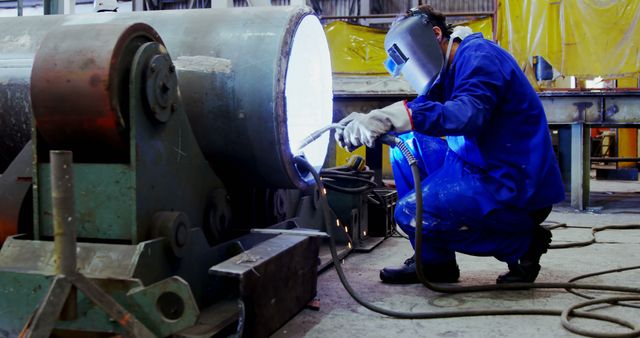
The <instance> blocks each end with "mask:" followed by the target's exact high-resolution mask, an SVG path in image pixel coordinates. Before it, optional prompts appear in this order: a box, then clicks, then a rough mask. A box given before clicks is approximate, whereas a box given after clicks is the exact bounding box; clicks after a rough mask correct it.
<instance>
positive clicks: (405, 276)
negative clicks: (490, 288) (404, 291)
mask: <svg viewBox="0 0 640 338" xmlns="http://www.w3.org/2000/svg"><path fill="white" fill-rule="evenodd" d="M422 267H423V271H424V275H425V277H426V278H427V281H429V282H432V283H455V282H457V281H458V278H460V269H458V264H456V262H455V261H451V262H445V263H435V264H434V263H432V264H423V266H422ZM380 279H381V280H382V282H383V283H388V284H417V283H420V280H419V279H418V273H417V272H416V258H415V256H413V257H411V258H407V260H406V261H404V264H403V265H401V266H394V267H386V268H384V269H382V270H380Z"/></svg>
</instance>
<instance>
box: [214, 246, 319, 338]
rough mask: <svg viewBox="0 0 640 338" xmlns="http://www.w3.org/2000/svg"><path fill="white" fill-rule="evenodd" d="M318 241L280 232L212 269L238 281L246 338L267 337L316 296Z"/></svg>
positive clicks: (218, 273) (220, 274)
mask: <svg viewBox="0 0 640 338" xmlns="http://www.w3.org/2000/svg"><path fill="white" fill-rule="evenodd" d="M319 243H320V239H319V238H318V237H304V236H291V235H278V236H275V237H273V238H271V239H269V240H266V241H264V242H262V243H260V244H258V245H256V246H255V247H253V248H251V249H249V250H247V251H245V252H243V253H241V254H238V255H236V256H234V257H232V258H230V259H228V260H226V261H224V262H222V263H219V264H217V265H215V266H213V267H211V269H209V273H211V274H213V275H217V276H226V277H230V278H233V279H234V280H238V282H239V284H238V285H239V290H238V291H239V295H240V297H241V298H242V300H243V301H244V303H245V306H246V307H245V316H246V318H245V321H246V322H245V323H246V324H245V331H244V334H245V335H246V336H247V337H267V336H268V335H269V334H270V333H272V332H274V331H275V330H276V329H278V328H279V327H280V326H281V325H283V324H284V323H286V322H287V321H288V320H289V319H291V317H293V316H294V315H295V314H296V313H297V312H298V311H300V309H302V308H303V307H304V306H305V305H306V304H307V303H308V302H309V301H310V300H311V299H313V297H314V296H315V293H316V283H317V267H318V251H319ZM265 285H269V287H267V288H265Z"/></svg>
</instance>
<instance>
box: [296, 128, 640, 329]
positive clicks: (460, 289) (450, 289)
mask: <svg viewBox="0 0 640 338" xmlns="http://www.w3.org/2000/svg"><path fill="white" fill-rule="evenodd" d="M390 138H391V141H390ZM381 139H383V140H385V143H387V144H390V145H392V146H393V145H395V146H397V147H398V149H399V150H400V151H401V152H402V153H403V155H404V156H405V157H406V159H407V161H408V162H409V164H410V168H411V173H412V177H413V181H414V186H415V187H420V185H421V180H420V172H419V169H418V165H417V162H416V161H415V158H414V157H413V155H412V154H411V151H410V150H409V149H408V147H407V146H406V145H405V144H404V142H402V140H400V139H399V138H397V137H394V136H390V135H383V137H381ZM294 162H295V163H296V164H297V165H301V166H303V167H305V168H306V169H307V170H308V171H309V172H310V173H311V174H312V175H313V178H314V179H315V181H316V184H317V186H318V190H319V191H320V200H321V206H322V212H323V216H324V217H323V218H324V223H325V227H326V231H327V233H328V234H329V243H330V247H329V249H330V252H331V258H332V260H333V265H334V267H335V269H336V273H337V274H338V278H339V279H340V282H341V283H342V285H343V286H344V288H345V289H346V290H347V292H348V293H349V295H350V296H351V297H352V298H353V299H354V300H355V301H356V302H358V303H359V304H360V305H362V306H364V307H365V308H367V309H369V310H371V311H374V312H378V313H381V314H384V315H387V316H391V317H395V318H402V319H436V318H452V317H470V316H497V315H553V316H560V317H561V322H562V325H563V327H564V328H565V329H567V330H569V331H571V332H574V333H577V334H582V335H586V336H591V337H602V338H614V337H615V338H619V337H637V336H640V326H638V325H636V324H633V323H630V322H628V321H625V320H623V319H620V318H617V317H611V316H607V315H603V314H597V313H591V312H585V311H577V309H578V308H582V307H585V306H590V305H594V304H601V303H607V304H611V303H615V302H618V301H628V300H640V288H632V287H621V286H611V285H595V284H574V283H512V284H497V285H471V286H444V285H437V284H432V283H430V282H429V281H427V280H426V278H425V276H424V273H423V271H422V262H421V260H420V257H421V252H422V225H423V224H422V209H423V208H422V194H421V193H420V192H418V193H416V194H415V195H416V230H415V231H416V233H415V239H416V242H415V247H416V253H415V255H416V258H417V259H416V270H417V274H418V277H419V279H420V281H421V282H422V284H423V285H424V286H426V287H427V288H428V289H430V290H432V291H436V292H441V293H466V292H477V291H505V290H522V289H540V288H544V289H588V290H603V291H617V292H627V293H634V294H637V295H638V296H619V297H610V298H606V299H600V300H591V301H587V302H582V303H579V304H576V305H574V306H572V307H570V308H568V309H565V310H553V309H521V308H520V309H482V310H458V311H441V312H402V311H395V310H390V309H385V308H383V307H380V306H377V305H375V304H372V303H369V302H367V301H366V300H364V299H362V298H361V297H360V295H358V294H357V293H356V292H355V290H353V288H352V287H351V284H349V281H348V280H347V278H346V276H345V274H344V271H343V270H342V266H341V264H340V261H339V259H338V254H337V251H336V243H335V238H334V232H333V230H334V229H333V225H332V224H331V222H330V218H331V211H330V207H329V203H328V201H327V196H326V190H325V188H324V184H323V182H322V180H321V179H320V175H319V174H318V173H317V172H316V170H315V169H314V168H313V166H312V165H311V164H310V163H309V162H307V160H306V159H305V158H304V157H301V156H296V157H295V158H294ZM615 227H617V226H613V227H612V228H615ZM607 228H609V227H607ZM570 317H581V318H589V319H595V320H600V321H606V322H610V323H614V324H618V325H620V326H624V327H627V328H629V329H631V330H632V331H631V332H627V333H602V332H596V331H591V330H586V329H583V328H581V327H577V326H575V325H573V324H572V323H571V322H570V321H569V318H570Z"/></svg>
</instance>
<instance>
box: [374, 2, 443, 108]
mask: <svg viewBox="0 0 640 338" xmlns="http://www.w3.org/2000/svg"><path fill="white" fill-rule="evenodd" d="M384 48H385V50H386V51H387V55H388V58H387V60H386V61H385V67H386V68H387V70H388V71H389V73H391V75H393V76H394V77H397V76H399V75H400V74H402V75H403V76H404V78H405V79H406V80H407V81H408V82H409V84H410V85H411V87H413V88H414V89H415V90H416V91H417V92H418V94H420V95H423V94H425V93H426V92H427V91H428V90H429V88H430V87H431V85H432V84H433V82H434V81H435V80H436V78H437V77H438V74H439V73H440V71H441V70H442V66H443V64H444V58H443V56H442V51H441V49H440V45H439V44H438V40H437V39H436V35H435V33H434V32H433V25H432V24H431V21H429V18H428V16H427V15H426V14H424V13H423V12H420V11H410V14H409V15H408V16H403V17H400V18H399V19H397V20H396V22H395V23H394V24H393V25H392V26H391V29H389V32H388V33H387V35H386V36H385V39H384Z"/></svg>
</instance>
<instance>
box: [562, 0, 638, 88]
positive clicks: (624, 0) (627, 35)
mask: <svg viewBox="0 0 640 338" xmlns="http://www.w3.org/2000/svg"><path fill="white" fill-rule="evenodd" d="M639 7H640V1H638V0H615V1H614V0H563V1H562V8H561V22H560V24H561V26H560V27H561V32H562V38H563V42H564V43H563V48H564V53H563V58H562V64H561V65H560V69H561V72H562V73H564V74H570V75H574V76H579V77H595V76H606V77H622V76H628V75H632V74H634V75H637V74H638V72H639V71H640V52H639V48H640V24H639V23H638V21H639V20H640V10H639V9H640V8H639Z"/></svg>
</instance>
